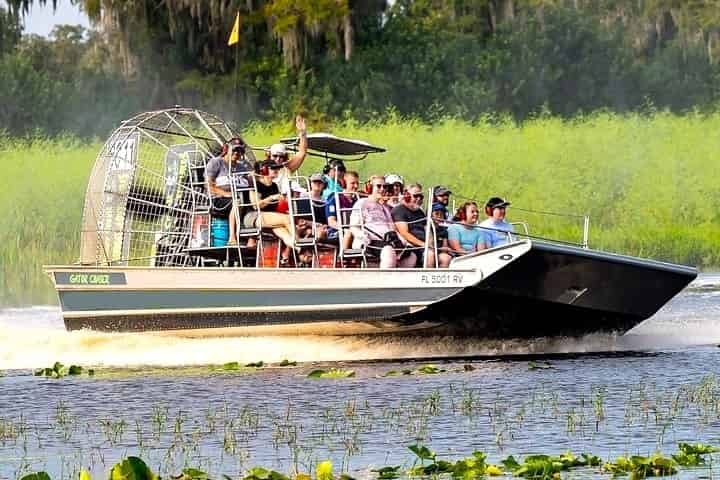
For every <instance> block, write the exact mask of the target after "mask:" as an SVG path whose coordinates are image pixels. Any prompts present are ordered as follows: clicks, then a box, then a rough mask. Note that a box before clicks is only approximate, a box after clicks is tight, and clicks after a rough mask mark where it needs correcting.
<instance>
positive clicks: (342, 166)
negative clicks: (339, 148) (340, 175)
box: [326, 158, 346, 173]
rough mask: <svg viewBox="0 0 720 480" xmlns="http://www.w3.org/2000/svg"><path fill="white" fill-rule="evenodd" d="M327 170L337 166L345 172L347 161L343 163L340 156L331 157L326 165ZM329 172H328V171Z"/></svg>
mask: <svg viewBox="0 0 720 480" xmlns="http://www.w3.org/2000/svg"><path fill="white" fill-rule="evenodd" d="M326 168H327V171H328V172H329V171H330V170H331V169H333V168H337V169H338V170H339V171H341V172H344V171H346V170H345V163H343V161H342V160H340V159H339V158H333V159H331V160H330V161H329V162H328V163H327V165H326ZM326 173H327V172H326Z"/></svg>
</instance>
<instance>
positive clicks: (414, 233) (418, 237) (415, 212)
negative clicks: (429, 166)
mask: <svg viewBox="0 0 720 480" xmlns="http://www.w3.org/2000/svg"><path fill="white" fill-rule="evenodd" d="M424 199H425V195H423V193H422V186H421V185H419V184H417V183H415V184H412V185H410V186H409V187H408V188H407V191H406V192H405V193H404V194H403V196H402V203H400V205H398V206H396V207H395V208H393V210H392V217H393V220H394V221H395V228H396V229H397V231H398V233H399V234H400V236H401V237H402V238H403V240H405V242H407V244H408V245H411V246H413V247H418V248H417V249H415V250H414V252H415V255H416V256H417V257H418V265H423V262H422V258H423V256H424V253H425V237H426V236H425V230H426V227H427V217H426V215H425V212H423V210H422V204H423V200H424ZM450 260H452V258H451V257H450V255H448V254H447V253H445V252H441V253H440V255H439V256H438V265H440V267H442V268H446V267H447V266H449V265H450ZM425 266H426V267H434V266H435V253H434V251H433V247H432V246H431V247H430V248H428V255H427V261H426V262H425Z"/></svg>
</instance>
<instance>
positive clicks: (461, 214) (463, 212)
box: [455, 202, 487, 222]
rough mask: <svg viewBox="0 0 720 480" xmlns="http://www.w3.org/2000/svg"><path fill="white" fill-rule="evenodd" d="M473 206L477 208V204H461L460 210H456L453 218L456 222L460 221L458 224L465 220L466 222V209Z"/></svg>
mask: <svg viewBox="0 0 720 480" xmlns="http://www.w3.org/2000/svg"><path fill="white" fill-rule="evenodd" d="M473 205H474V206H476V207H477V204H476V203H475V202H465V203H463V204H462V206H461V207H460V209H458V211H457V213H456V214H455V218H457V219H458V221H460V222H464V221H465V220H467V219H468V215H467V209H468V207H470V206H473ZM486 210H487V209H486Z"/></svg>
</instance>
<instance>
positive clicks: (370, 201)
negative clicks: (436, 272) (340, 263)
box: [351, 175, 417, 268]
mask: <svg viewBox="0 0 720 480" xmlns="http://www.w3.org/2000/svg"><path fill="white" fill-rule="evenodd" d="M370 182H371V185H372V193H371V194H370V196H368V197H367V198H365V199H363V200H362V205H361V206H360V207H359V210H358V212H357V213H356V212H353V215H351V224H354V225H361V226H362V228H363V230H364V234H363V235H362V237H359V236H356V237H355V238H356V242H357V243H359V241H360V238H362V242H364V243H365V247H366V251H367V253H368V254H369V255H374V256H379V257H380V268H395V267H398V266H399V267H402V268H411V267H413V266H415V263H416V262H417V257H416V256H415V254H414V253H413V252H412V251H410V250H405V251H403V252H399V251H396V249H399V248H401V247H402V245H404V242H402V240H401V239H400V237H399V236H398V234H397V230H396V229H395V222H393V219H392V215H391V214H390V211H389V210H388V209H387V207H386V206H385V205H383V201H382V195H383V190H385V177H383V176H380V175H373V176H372V177H370ZM393 237H395V238H393ZM401 244H402V245H401Z"/></svg>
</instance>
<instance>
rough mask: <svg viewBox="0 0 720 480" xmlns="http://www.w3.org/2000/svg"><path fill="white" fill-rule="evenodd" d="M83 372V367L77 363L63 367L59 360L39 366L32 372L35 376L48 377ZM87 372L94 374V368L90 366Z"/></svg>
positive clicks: (59, 376) (60, 376)
mask: <svg viewBox="0 0 720 480" xmlns="http://www.w3.org/2000/svg"><path fill="white" fill-rule="evenodd" d="M82 373H83V367H81V366H79V365H70V366H69V367H67V368H65V365H63V364H62V363H60V362H55V363H54V364H53V366H52V367H48V368H39V369H37V370H35V371H34V372H33V374H34V375H35V376H36V377H50V378H62V377H66V376H68V375H72V376H74V375H81V374H82ZM87 374H88V375H90V376H92V375H95V370H93V369H92V368H90V369H88V370H87Z"/></svg>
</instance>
